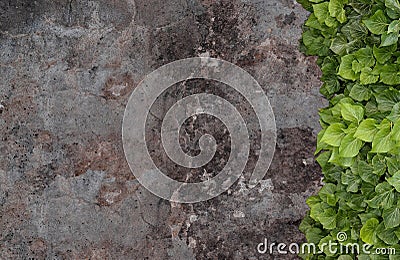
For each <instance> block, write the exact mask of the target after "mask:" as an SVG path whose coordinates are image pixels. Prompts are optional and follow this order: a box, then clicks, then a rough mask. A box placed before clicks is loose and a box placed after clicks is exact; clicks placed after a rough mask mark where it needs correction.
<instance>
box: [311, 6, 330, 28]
mask: <svg viewBox="0 0 400 260" xmlns="http://www.w3.org/2000/svg"><path fill="white" fill-rule="evenodd" d="M328 5H329V3H328V2H323V3H319V4H314V5H313V10H314V14H315V17H317V19H318V22H319V23H320V24H324V23H325V21H326V20H327V19H328V17H329V10H328Z"/></svg>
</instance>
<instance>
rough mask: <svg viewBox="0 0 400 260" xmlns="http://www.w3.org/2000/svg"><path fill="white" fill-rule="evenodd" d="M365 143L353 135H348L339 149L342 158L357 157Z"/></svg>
mask: <svg viewBox="0 0 400 260" xmlns="http://www.w3.org/2000/svg"><path fill="white" fill-rule="evenodd" d="M362 145H363V142H362V141H361V140H359V139H356V138H354V137H353V135H352V134H348V135H346V136H345V137H344V138H343V139H342V142H341V143H340V147H339V156H341V157H350V158H351V157H355V156H357V154H358V152H359V151H360V149H361V147H362Z"/></svg>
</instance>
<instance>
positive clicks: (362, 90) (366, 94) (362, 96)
mask: <svg viewBox="0 0 400 260" xmlns="http://www.w3.org/2000/svg"><path fill="white" fill-rule="evenodd" d="M349 96H350V97H351V98H353V99H354V100H357V101H368V100H369V99H370V98H371V90H369V89H368V87H366V86H363V85H360V84H354V86H353V87H352V88H351V90H350V94H349Z"/></svg>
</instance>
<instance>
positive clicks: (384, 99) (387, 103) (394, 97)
mask: <svg viewBox="0 0 400 260" xmlns="http://www.w3.org/2000/svg"><path fill="white" fill-rule="evenodd" d="M374 96H375V99H376V102H377V103H378V109H379V110H380V111H381V112H389V111H392V109H393V106H394V105H395V104H396V103H398V102H400V92H399V91H397V90H394V89H386V90H384V91H381V92H379V93H377V94H375V95H374Z"/></svg>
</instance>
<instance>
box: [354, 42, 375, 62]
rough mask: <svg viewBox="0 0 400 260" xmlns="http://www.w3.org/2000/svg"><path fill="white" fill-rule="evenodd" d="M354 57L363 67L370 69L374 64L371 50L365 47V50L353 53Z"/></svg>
mask: <svg viewBox="0 0 400 260" xmlns="http://www.w3.org/2000/svg"><path fill="white" fill-rule="evenodd" d="M354 56H355V57H356V59H357V60H358V62H360V63H361V64H362V65H363V66H364V67H372V66H374V64H375V58H374V55H373V51H372V48H371V47H369V46H367V47H366V48H362V49H359V50H358V51H356V52H355V53H354Z"/></svg>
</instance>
